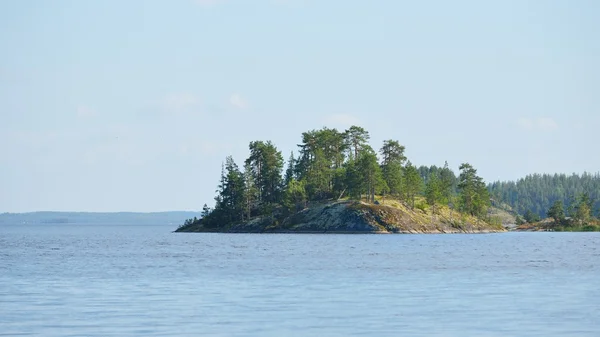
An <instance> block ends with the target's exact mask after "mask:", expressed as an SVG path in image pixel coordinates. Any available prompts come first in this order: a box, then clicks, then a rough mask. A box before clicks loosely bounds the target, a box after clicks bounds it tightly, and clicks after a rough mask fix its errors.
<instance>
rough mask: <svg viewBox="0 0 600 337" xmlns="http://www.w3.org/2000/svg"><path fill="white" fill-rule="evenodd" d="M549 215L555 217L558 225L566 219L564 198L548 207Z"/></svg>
mask: <svg viewBox="0 0 600 337" xmlns="http://www.w3.org/2000/svg"><path fill="white" fill-rule="evenodd" d="M547 215H548V217H550V218H552V219H554V223H555V224H557V225H558V224H559V223H561V222H562V221H563V220H564V219H565V210H564V207H563V202H562V200H556V201H555V202H554V204H552V207H550V209H548V212H547Z"/></svg>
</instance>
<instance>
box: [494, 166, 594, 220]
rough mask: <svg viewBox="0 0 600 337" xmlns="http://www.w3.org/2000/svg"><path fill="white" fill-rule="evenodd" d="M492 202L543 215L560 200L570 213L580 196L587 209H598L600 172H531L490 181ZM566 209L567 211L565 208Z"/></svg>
mask: <svg viewBox="0 0 600 337" xmlns="http://www.w3.org/2000/svg"><path fill="white" fill-rule="evenodd" d="M488 189H489V191H490V194H491V196H492V199H493V200H494V202H497V203H498V204H502V203H503V204H506V205H508V206H510V207H511V208H512V210H513V211H514V212H516V213H518V214H521V215H525V214H526V213H530V215H537V216H538V217H545V216H546V213H547V211H548V209H550V207H552V206H553V205H554V204H555V203H556V202H561V203H562V204H563V205H564V207H565V211H566V212H567V214H569V216H572V215H573V214H571V213H573V210H575V208H576V207H577V205H578V204H580V200H581V198H586V200H589V204H590V212H591V213H592V215H596V216H597V215H598V211H599V209H600V174H598V173H596V174H590V173H583V174H582V175H579V174H572V175H565V174H553V175H550V174H532V175H528V176H526V177H525V178H522V179H519V180H517V181H516V182H513V181H507V182H499V181H498V182H494V183H492V184H490V185H489V186H488ZM568 210H570V211H571V212H569V211H568Z"/></svg>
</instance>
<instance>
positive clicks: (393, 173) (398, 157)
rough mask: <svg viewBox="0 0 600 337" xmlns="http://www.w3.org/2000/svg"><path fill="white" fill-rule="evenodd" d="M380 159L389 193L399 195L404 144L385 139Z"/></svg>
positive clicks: (404, 158) (400, 191)
mask: <svg viewBox="0 0 600 337" xmlns="http://www.w3.org/2000/svg"><path fill="white" fill-rule="evenodd" d="M380 153H381V157H382V161H381V171H382V174H383V180H384V181H385V183H386V185H387V187H388V189H389V193H390V194H392V195H396V196H397V195H400V193H402V165H403V163H404V161H405V160H406V157H405V156H404V146H402V145H400V143H399V142H398V141H395V140H386V141H384V142H383V147H382V148H381V150H380Z"/></svg>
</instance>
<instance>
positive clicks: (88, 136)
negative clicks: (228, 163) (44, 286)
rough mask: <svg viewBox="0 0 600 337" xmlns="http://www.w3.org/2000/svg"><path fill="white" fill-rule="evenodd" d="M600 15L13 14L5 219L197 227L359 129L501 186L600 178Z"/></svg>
mask: <svg viewBox="0 0 600 337" xmlns="http://www.w3.org/2000/svg"><path fill="white" fill-rule="evenodd" d="M598 17H600V2H598V1H595V0H563V1H559V0H546V1H544V0H539V1H534V0H529V1H526V0H498V1H478V0H455V1H442V0H440V1H433V0H425V1H400V0H398V1H391V0H388V1H383V0H373V1H362V0H361V1H359V0H172V1H163V0H159V1H153V0H145V1H141V0H140V1H134V0H132V1H117V0H104V1H78V0H70V1H66V0H55V1H45V0H19V1H1V2H0V45H1V46H2V49H1V50H2V52H0V212H27V211H41V210H46V211H167V210H199V209H201V207H202V205H203V204H204V203H208V204H209V205H211V204H213V202H214V201H213V197H214V195H215V189H216V185H217V183H218V179H219V174H220V170H221V163H222V162H223V161H224V159H225V157H226V156H227V155H232V156H233V157H234V159H235V160H236V161H237V162H238V164H239V165H240V166H242V165H243V161H244V160H245V158H246V157H247V155H248V143H249V142H250V141H254V140H265V141H266V140H271V141H273V142H274V143H275V144H276V145H277V147H278V148H279V149H280V150H281V151H282V152H283V156H284V158H287V157H289V153H290V152H291V151H292V150H297V146H296V145H297V144H298V143H300V137H301V133H302V132H304V131H308V130H312V129H319V128H322V127H324V126H327V127H335V128H337V129H338V130H340V131H342V130H345V129H346V128H348V127H349V126H350V125H354V124H356V125H360V126H362V127H364V128H366V129H367V130H368V131H369V132H370V134H371V145H372V146H373V147H374V148H376V149H377V148H380V147H381V144H382V142H383V140H385V139H396V140H398V141H400V143H401V144H403V145H404V146H406V155H407V156H408V158H409V159H410V160H411V162H412V163H413V164H416V165H428V166H429V165H434V164H435V165H439V166H441V165H443V164H444V161H448V163H449V164H450V167H451V168H452V169H453V170H454V171H455V172H457V171H458V166H459V165H460V164H461V163H463V162H469V163H471V164H472V165H473V166H474V167H475V168H476V169H477V170H478V173H479V174H480V175H481V176H482V177H483V178H484V179H485V180H486V181H488V182H491V181H495V180H515V179H518V178H520V177H523V176H525V175H527V174H530V173H536V172H537V173H555V172H559V173H568V174H570V173H574V172H577V173H583V172H584V171H587V172H598V171H600V155H599V152H598V146H597V145H598V143H599V142H598V141H597V140H596V138H597V132H598V131H599V130H600V95H599V93H600V38H598V33H599V32H600V20H598Z"/></svg>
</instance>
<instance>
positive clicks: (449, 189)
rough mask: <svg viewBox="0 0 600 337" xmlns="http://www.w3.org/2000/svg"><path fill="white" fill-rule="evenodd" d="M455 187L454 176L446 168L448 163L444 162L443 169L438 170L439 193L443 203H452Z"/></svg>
mask: <svg viewBox="0 0 600 337" xmlns="http://www.w3.org/2000/svg"><path fill="white" fill-rule="evenodd" d="M455 185H456V176H455V175H454V172H452V170H451V169H450V168H449V167H448V162H447V161H446V162H444V167H443V168H442V169H441V170H440V191H441V193H442V198H443V200H444V202H445V203H447V204H449V203H450V202H451V201H452V193H453V191H454V186H455Z"/></svg>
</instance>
